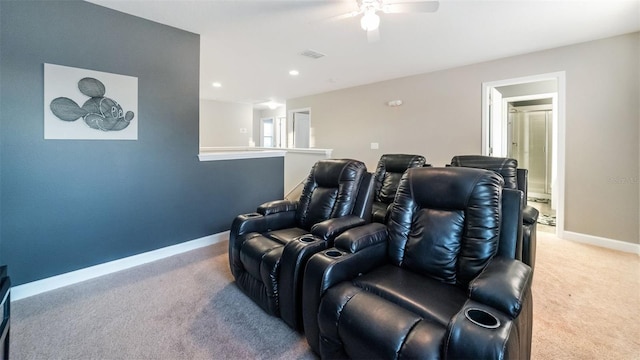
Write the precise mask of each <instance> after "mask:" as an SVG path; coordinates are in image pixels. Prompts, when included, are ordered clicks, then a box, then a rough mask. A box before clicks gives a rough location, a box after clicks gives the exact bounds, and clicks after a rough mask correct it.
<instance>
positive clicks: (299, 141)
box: [287, 108, 313, 149]
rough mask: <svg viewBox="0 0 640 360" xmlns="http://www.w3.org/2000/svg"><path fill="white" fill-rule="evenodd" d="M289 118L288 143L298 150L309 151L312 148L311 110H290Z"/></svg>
mask: <svg viewBox="0 0 640 360" xmlns="http://www.w3.org/2000/svg"><path fill="white" fill-rule="evenodd" d="M288 118H289V119H288V121H287V132H288V139H289V141H288V143H289V144H291V147H293V148H298V149H308V148H310V147H312V146H313V144H312V139H311V109H309V108H305V109H296V110H290V111H289V116H288Z"/></svg>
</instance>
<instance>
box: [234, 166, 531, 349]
mask: <svg viewBox="0 0 640 360" xmlns="http://www.w3.org/2000/svg"><path fill="white" fill-rule="evenodd" d="M479 159H480V158H478V159H475V160H474V158H473V157H455V158H454V159H453V160H452V163H451V165H452V166H450V167H444V168H435V167H430V166H425V161H424V157H422V156H416V155H400V154H395V155H384V156H383V157H382V158H381V159H380V163H379V164H378V167H377V170H376V173H375V175H374V174H371V173H369V172H367V169H366V166H365V165H364V163H362V162H360V161H357V160H349V159H341V160H337V159H331V160H322V161H319V162H318V163H316V164H315V165H314V166H313V168H312V169H311V172H310V174H309V176H308V178H307V179H306V181H305V183H304V188H303V190H302V194H301V195H300V198H299V199H297V200H277V201H273V202H268V203H265V204H263V205H261V206H259V207H258V209H257V211H256V212H255V213H250V214H244V215H239V216H238V217H236V219H235V220H234V222H233V224H232V227H231V231H230V236H229V263H230V267H231V272H232V274H233V276H234V277H235V280H236V284H237V286H238V287H239V288H240V289H241V290H242V291H243V292H244V293H246V294H247V295H248V296H249V297H250V298H251V299H253V300H254V301H255V302H256V303H257V304H258V305H260V306H261V307H262V308H263V309H264V310H265V311H266V312H267V313H269V314H271V315H274V316H279V317H281V318H282V320H284V322H285V323H287V324H288V325H289V326H291V327H292V328H294V329H296V330H298V331H301V332H304V334H305V336H306V338H307V341H308V343H309V345H310V346H311V348H312V349H313V350H314V351H315V352H316V353H318V354H319V355H320V356H321V357H322V358H398V357H420V358H450V359H454V358H483V359H484V358H496V359H497V358H500V359H504V358H529V357H530V353H531V325H532V322H531V320H532V300H531V279H532V276H533V270H532V259H533V258H534V254H532V253H531V249H533V251H535V246H533V247H531V246H529V249H530V250H529V251H530V252H529V254H528V261H529V263H528V264H527V261H525V258H524V256H523V239H522V234H523V212H524V211H523V210H524V209H525V205H524V203H525V200H524V193H523V191H521V190H518V189H517V181H516V180H515V179H516V176H515V174H516V173H517V170H514V171H513V174H514V176H510V175H509V174H507V175H506V176H505V175H504V174H502V175H500V174H499V173H498V172H496V171H492V170H486V169H474V168H471V167H474V166H469V167H467V166H468V165H467V164H465V161H467V160H474V161H477V160H479ZM485 160H486V159H485ZM507 160H508V161H502V165H501V166H500V168H509V167H511V166H512V165H513V161H511V160H509V159H507ZM476 164H477V162H476ZM485 165H486V164H485ZM515 166H516V168H517V163H516V164H515ZM475 167H478V166H475ZM403 168H404V170H403ZM525 176H526V173H525ZM514 181H516V182H515V184H516V186H513V185H514V184H511V182H514ZM386 202H390V203H389V204H388V205H382V204H386ZM375 203H379V204H378V205H377V206H376V205H373V204H375ZM376 211H384V212H385V214H383V215H380V214H376ZM372 215H373V219H374V220H376V221H374V222H370V221H369V220H370V218H371V217H372ZM534 215H535V214H534ZM530 233H532V234H533V235H534V238H533V241H534V242H535V223H534V224H533V228H532V231H530ZM530 265H531V266H530Z"/></svg>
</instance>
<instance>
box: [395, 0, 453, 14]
mask: <svg viewBox="0 0 640 360" xmlns="http://www.w3.org/2000/svg"><path fill="white" fill-rule="evenodd" d="M439 7H440V2H439V1H420V2H397V3H391V4H385V5H384V7H383V9H384V12H385V13H387V14H400V13H412V12H436V11H438V8H439Z"/></svg>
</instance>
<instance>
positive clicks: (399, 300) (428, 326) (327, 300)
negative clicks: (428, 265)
mask: <svg viewBox="0 0 640 360" xmlns="http://www.w3.org/2000/svg"><path fill="white" fill-rule="evenodd" d="M466 300H467V294H466V293H465V291H464V290H462V289H460V288H459V287H457V286H455V285H449V284H444V283H442V282H440V281H437V280H434V279H430V278H428V277H424V276H420V275H418V274H415V273H412V272H411V271H408V270H404V269H401V268H398V267H397V266H393V265H386V266H383V267H380V268H378V269H376V270H374V271H372V272H370V273H368V274H365V275H363V276H360V277H358V278H356V279H354V280H353V281H352V282H351V283H348V282H345V283H341V284H339V285H337V286H335V287H333V288H331V289H329V290H328V291H327V293H326V295H325V297H324V298H323V300H322V301H321V304H320V312H321V313H323V314H326V313H327V312H329V313H331V314H332V315H333V316H332V317H331V319H328V320H324V321H322V322H321V324H320V326H321V328H322V329H323V330H324V331H328V329H329V328H330V329H331V331H329V333H334V334H339V337H340V339H342V346H344V351H345V352H346V354H347V355H348V356H350V357H357V358H404V357H407V358H414V357H419V358H423V357H424V356H431V357H433V358H439V356H440V354H441V346H442V343H443V341H444V336H445V334H446V330H447V325H448V322H449V320H450V319H451V318H452V317H453V316H454V315H455V314H456V313H457V312H458V311H459V310H460V308H462V306H463V305H464V303H465V302H466Z"/></svg>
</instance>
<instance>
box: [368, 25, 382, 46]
mask: <svg viewBox="0 0 640 360" xmlns="http://www.w3.org/2000/svg"><path fill="white" fill-rule="evenodd" d="M379 40H380V28H375V29H373V30H369V31H367V41H368V42H369V43H374V42H376V41H379Z"/></svg>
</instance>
